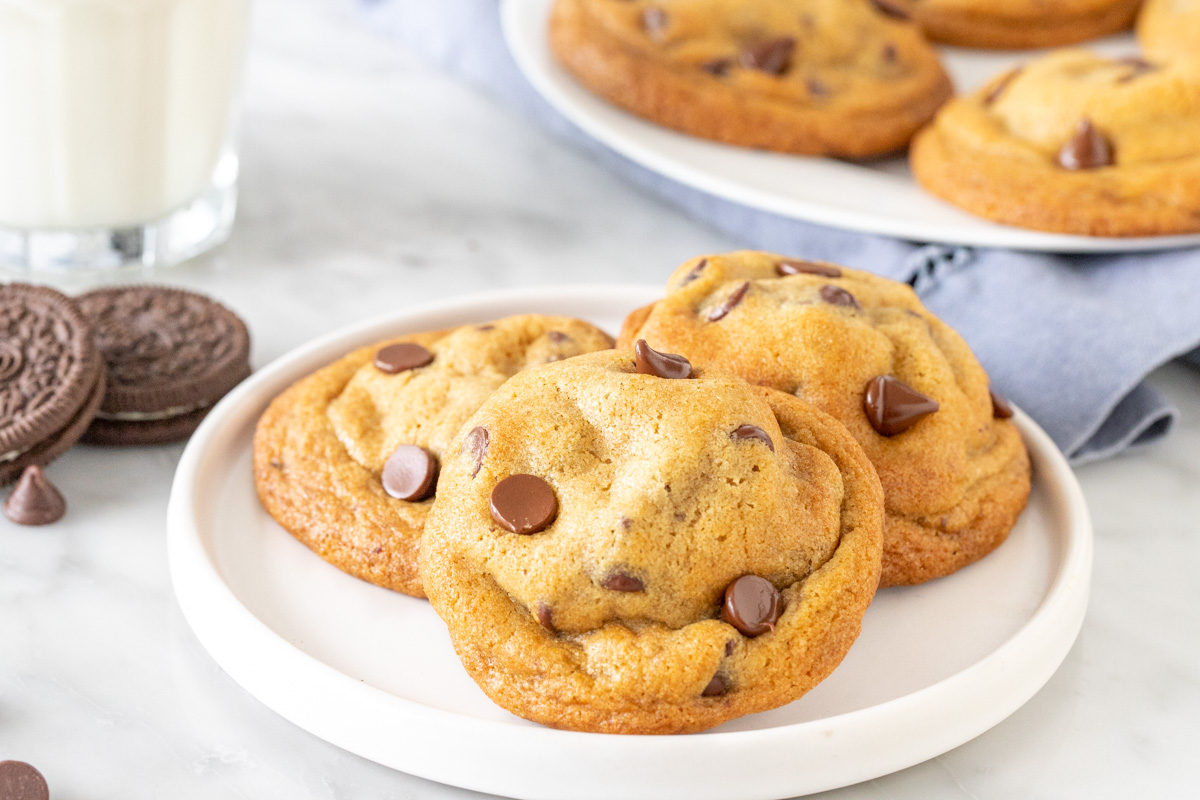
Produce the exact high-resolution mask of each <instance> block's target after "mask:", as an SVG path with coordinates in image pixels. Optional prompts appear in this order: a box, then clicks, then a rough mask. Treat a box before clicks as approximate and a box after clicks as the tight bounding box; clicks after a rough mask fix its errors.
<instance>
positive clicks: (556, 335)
mask: <svg viewBox="0 0 1200 800" xmlns="http://www.w3.org/2000/svg"><path fill="white" fill-rule="evenodd" d="M546 338H547V339H549V340H550V341H552V342H555V343H556V344H562V343H563V342H565V341H567V340H569V339H570V338H571V337H570V336H567V335H566V334H565V333H563V332H562V331H547V332H546Z"/></svg>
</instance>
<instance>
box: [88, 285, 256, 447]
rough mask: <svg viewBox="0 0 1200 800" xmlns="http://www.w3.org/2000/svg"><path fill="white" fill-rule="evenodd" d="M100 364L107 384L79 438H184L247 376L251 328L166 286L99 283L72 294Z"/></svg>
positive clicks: (121, 441)
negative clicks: (97, 408)
mask: <svg viewBox="0 0 1200 800" xmlns="http://www.w3.org/2000/svg"><path fill="white" fill-rule="evenodd" d="M77 302H78V304H79V307H80V309H81V310H82V311H83V313H84V315H86V316H87V318H88V319H89V320H90V321H91V324H92V326H93V328H94V330H95V337H96V343H97V345H98V346H99V349H100V353H101V355H102V356H103V357H104V362H105V364H106V366H107V375H108V389H107V391H106V393H105V395H104V402H103V404H102V405H101V406H100V411H99V413H98V414H97V415H96V419H95V421H94V422H93V423H92V425H91V427H89V428H88V430H87V433H86V434H85V435H84V441H85V442H88V443H90V444H101V445H117V446H120V445H143V444H165V443H168V442H174V441H178V440H180V439H186V438H187V437H188V436H190V435H191V433H192V432H193V431H194V430H196V427H197V426H198V425H199V424H200V421H201V420H203V419H204V416H205V415H206V414H207V413H208V411H209V409H210V408H212V406H213V404H214V403H216V402H217V401H218V400H220V399H221V398H222V397H224V396H225V394H227V393H228V392H229V390H230V389H232V388H233V387H235V386H237V385H238V384H239V383H240V382H241V381H242V380H244V379H245V378H246V377H247V376H248V375H249V374H250V361H249V357H250V334H249V332H248V331H247V330H246V325H245V323H243V322H242V320H241V319H240V318H239V317H238V316H237V315H236V314H234V313H233V312H232V311H230V310H229V309H227V308H225V307H224V306H222V305H221V304H220V303H217V302H216V301H215V300H212V299H210V298H208V297H205V296H204V295H200V294H196V293H195V292H188V291H184V290H182V289H173V288H169V287H166V286H123V287H117V288H111V289H98V290H96V291H94V292H89V293H87V294H85V295H82V296H80V297H79V298H78V299H77Z"/></svg>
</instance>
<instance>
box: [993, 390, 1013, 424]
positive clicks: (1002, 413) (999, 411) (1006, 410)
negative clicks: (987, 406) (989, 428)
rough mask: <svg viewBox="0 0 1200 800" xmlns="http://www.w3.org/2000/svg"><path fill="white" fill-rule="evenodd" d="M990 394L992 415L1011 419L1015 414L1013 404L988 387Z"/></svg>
mask: <svg viewBox="0 0 1200 800" xmlns="http://www.w3.org/2000/svg"><path fill="white" fill-rule="evenodd" d="M988 394H989V395H991V398H992V416H993V417H995V418H996V419H1011V418H1012V415H1013V409H1012V406H1010V405H1009V404H1008V399H1007V398H1006V397H1005V396H1004V395H1002V394H997V393H996V392H994V391H992V390H991V389H988Z"/></svg>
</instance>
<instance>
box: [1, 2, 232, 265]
mask: <svg viewBox="0 0 1200 800" xmlns="http://www.w3.org/2000/svg"><path fill="white" fill-rule="evenodd" d="M249 5H250V0H0V267H3V268H7V269H8V270H10V271H17V272H41V271H59V272H64V271H65V272H76V271H91V270H102V269H107V268H114V267H121V266H127V265H130V264H139V265H143V266H155V265H166V264H173V263H176V262H179V261H182V260H184V259H187V258H190V257H192V256H194V255H197V254H198V253H201V252H203V251H205V250H207V249H209V248H211V247H213V246H215V245H217V244H219V243H220V242H222V241H223V240H224V239H225V238H226V237H227V236H228V235H229V230H230V227H231V226H232V224H233V216H234V209H235V206H236V204H237V173H238V161H237V154H236V152H235V150H234V146H233V145H234V141H233V138H234V130H235V127H236V120H237V111H238V101H239V87H240V83H241V74H242V65H243V62H244V60H245V53H246V43H247V30H248V27H249Z"/></svg>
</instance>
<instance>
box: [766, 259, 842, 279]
mask: <svg viewBox="0 0 1200 800" xmlns="http://www.w3.org/2000/svg"><path fill="white" fill-rule="evenodd" d="M775 271H776V272H777V273H779V274H780V275H785V276H786V275H820V276H821V277H822V278H840V277H842V271H841V270H840V269H838V268H837V267H835V266H832V265H831V264H818V263H816V262H814V261H801V260H799V259H796V258H785V259H783V260H782V261H780V262H779V263H778V264H776V265H775Z"/></svg>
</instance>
